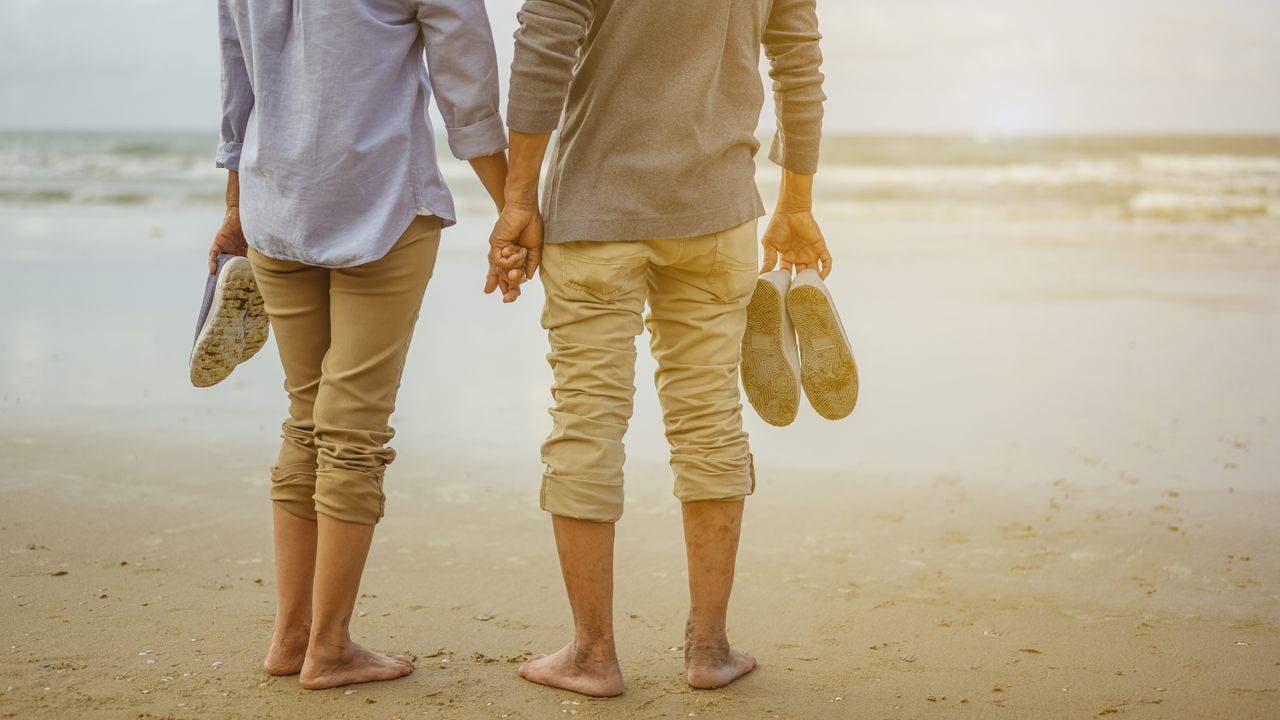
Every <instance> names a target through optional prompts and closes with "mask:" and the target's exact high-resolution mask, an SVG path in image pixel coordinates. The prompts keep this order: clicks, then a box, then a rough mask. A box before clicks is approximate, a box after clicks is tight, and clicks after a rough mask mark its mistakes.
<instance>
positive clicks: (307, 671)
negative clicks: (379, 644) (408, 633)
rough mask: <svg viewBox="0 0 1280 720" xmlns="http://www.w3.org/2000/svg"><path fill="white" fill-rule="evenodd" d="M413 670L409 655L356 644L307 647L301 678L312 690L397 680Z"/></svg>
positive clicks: (300, 680) (304, 684) (306, 686)
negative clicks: (374, 650)
mask: <svg viewBox="0 0 1280 720" xmlns="http://www.w3.org/2000/svg"><path fill="white" fill-rule="evenodd" d="M411 672H413V663H412V662H411V661H410V660H409V658H407V657H403V656H399V655H383V654H381V653H376V652H373V651H371V650H366V649H365V648H363V647H361V646H359V645H357V644H355V643H348V644H347V645H345V646H341V647H337V648H335V647H316V646H315V645H313V646H312V647H311V648H309V649H308V650H307V658H306V661H305V662H304V663H303V665H302V674H301V676H299V678H298V680H299V682H300V683H301V684H302V687H304V688H306V689H308V690H324V689H326V688H335V687H340V686H342V685H354V684H356V683H366V682H376V681H378V680H395V679H396V678H398V677H404V676H405V675H408V674H409V673H411Z"/></svg>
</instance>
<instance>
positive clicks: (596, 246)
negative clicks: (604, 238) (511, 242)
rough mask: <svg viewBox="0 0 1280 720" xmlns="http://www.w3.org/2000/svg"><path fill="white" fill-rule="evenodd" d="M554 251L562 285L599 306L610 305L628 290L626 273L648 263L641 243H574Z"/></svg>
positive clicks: (565, 244) (628, 283)
mask: <svg viewBox="0 0 1280 720" xmlns="http://www.w3.org/2000/svg"><path fill="white" fill-rule="evenodd" d="M556 250H557V254H558V255H559V257H558V260H559V262H558V265H559V270H560V273H561V276H562V277H563V279H564V284H565V285H566V286H568V287H570V288H573V289H574V290H578V291H580V292H584V293H586V294H588V295H590V296H591V297H593V298H595V299H596V300H599V301H600V302H610V301H612V300H614V299H616V298H617V297H618V296H619V295H621V294H622V293H623V292H625V291H626V290H627V289H628V288H630V287H631V283H630V282H629V281H628V280H629V277H630V275H631V273H630V272H629V271H630V270H632V269H634V268H636V267H637V266H639V265H643V264H644V263H645V262H647V261H648V259H647V255H646V254H645V249H644V246H643V245H641V244H640V243H626V242H591V241H588V242H574V243H563V244H561V245H560V246H559V247H557V248H556Z"/></svg>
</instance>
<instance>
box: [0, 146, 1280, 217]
mask: <svg viewBox="0 0 1280 720" xmlns="http://www.w3.org/2000/svg"><path fill="white" fill-rule="evenodd" d="M215 143H216V138H215V137H214V136H213V135H211V134H202V133H184V134H178V133H83V134H80V133H77V134H71V133H25V132H5V133H0V207H4V206H10V207H12V206H18V207H27V208H33V207H40V206H45V207H47V206H58V205H131V206H150V207H165V208H181V207H184V206H198V205H216V204H218V203H220V202H221V201H222V184H223V176H222V173H221V172H220V171H218V170H217V169H216V168H214V167H213V160H212V158H213V153H214V147H215ZM441 147H445V145H444V144H443V143H441ZM765 155H766V153H765V152H761V153H760V154H759V156H758V161H759V163H758V166H759V179H760V185H761V188H762V190H763V191H764V192H765V193H766V195H767V194H768V193H769V192H770V191H771V189H772V188H773V187H774V185H775V184H776V174H777V171H776V169H775V168H774V167H773V166H772V165H771V164H769V162H768V161H767V159H766V157H765ZM442 168H443V170H444V173H445V174H446V176H447V177H448V178H449V179H450V180H454V181H455V182H453V183H452V186H453V189H454V191H455V193H456V194H457V195H458V197H459V201H460V202H461V203H470V204H474V205H476V206H484V205H485V204H487V200H486V199H485V198H484V197H483V196H482V195H481V194H480V193H481V190H480V188H479V186H478V184H476V183H474V182H471V181H470V180H469V178H470V170H469V168H468V167H467V166H466V164H465V163H461V162H458V161H456V160H453V159H452V158H449V157H444V158H442ZM464 178H465V179H464ZM816 192H817V194H818V200H819V201H820V202H823V203H826V204H829V205H834V206H838V207H839V208H840V210H841V212H842V213H846V214H849V215H852V216H854V217H863V218H882V219H897V218H924V219H979V220H1001V219H1014V220H1038V219H1045V220H1064V219H1101V220H1115V221H1144V220H1160V221H1169V222H1210V223H1212V222H1229V223H1242V222H1243V223H1256V224H1258V227H1257V228H1256V229H1257V230H1259V231H1260V232H1259V233H1258V235H1259V236H1260V237H1261V238H1263V239H1265V238H1267V237H1269V236H1271V235H1272V234H1273V233H1268V232H1265V231H1267V230H1269V229H1271V230H1273V229H1274V226H1275V225H1276V224H1280V137H1062V138H1035V137H1025V138H1024V137H1012V138H974V137H906V136H865V135H863V136H839V135H837V136H831V137H828V138H827V139H826V141H825V143H824V146H823V164H822V169H821V171H820V173H819V178H818V181H817V183H816Z"/></svg>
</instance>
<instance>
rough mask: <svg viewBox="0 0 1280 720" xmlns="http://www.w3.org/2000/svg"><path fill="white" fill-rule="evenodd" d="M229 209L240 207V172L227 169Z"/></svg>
mask: <svg viewBox="0 0 1280 720" xmlns="http://www.w3.org/2000/svg"><path fill="white" fill-rule="evenodd" d="M226 198H227V209H228V210H230V209H232V208H236V209H239V208H240V173H238V172H236V171H235V170H228V171H227V195H226Z"/></svg>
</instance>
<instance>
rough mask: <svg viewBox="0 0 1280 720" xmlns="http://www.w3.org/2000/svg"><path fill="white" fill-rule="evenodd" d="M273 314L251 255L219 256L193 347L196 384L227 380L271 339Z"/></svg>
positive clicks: (205, 298) (206, 385)
mask: <svg viewBox="0 0 1280 720" xmlns="http://www.w3.org/2000/svg"><path fill="white" fill-rule="evenodd" d="M267 328H268V322H267V313H266V310H265V308H263V305H262V296H261V295H259V294H258V284H257V283H256V282H255V281H254V279H253V267H252V266H251V265H250V264H249V259H248V258H244V257H240V256H238V255H227V254H221V255H218V272H216V273H215V274H213V275H210V276H209V281H208V282H207V283H206V284H205V288H204V303H203V304H202V305H201V307H200V317H199V318H198V319H197V321H196V339H195V344H194V345H193V346H192V348H191V384H192V385H195V386H196V387H209V386H211V385H216V384H218V383H220V382H222V381H223V380H224V379H226V377H227V376H228V375H230V374H231V371H232V370H235V369H236V366H237V365H239V364H240V363H242V362H244V361H246V360H248V359H249V358H251V357H253V354H254V353H256V352H258V350H259V349H260V348H261V347H262V345H263V344H264V343H266V341H267Z"/></svg>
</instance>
